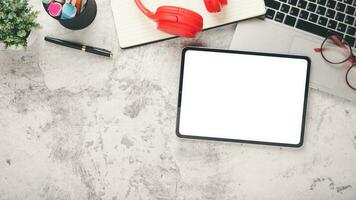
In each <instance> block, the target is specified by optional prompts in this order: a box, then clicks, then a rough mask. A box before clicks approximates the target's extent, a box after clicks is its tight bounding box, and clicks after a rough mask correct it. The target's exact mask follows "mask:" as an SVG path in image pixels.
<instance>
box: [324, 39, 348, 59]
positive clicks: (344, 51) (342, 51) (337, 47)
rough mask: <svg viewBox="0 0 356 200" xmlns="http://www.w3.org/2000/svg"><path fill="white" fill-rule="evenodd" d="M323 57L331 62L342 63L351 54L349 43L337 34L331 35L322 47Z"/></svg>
mask: <svg viewBox="0 0 356 200" xmlns="http://www.w3.org/2000/svg"><path fill="white" fill-rule="evenodd" d="M321 53H322V55H323V57H324V58H325V59H326V60H327V61H328V62H330V63H333V64H340V63H342V62H345V61H347V60H348V59H349V58H350V56H351V48H350V46H349V45H348V43H347V42H346V41H345V40H344V39H342V38H340V37H339V36H337V35H332V36H329V37H328V38H327V39H326V40H325V41H324V43H323V45H322V47H321Z"/></svg>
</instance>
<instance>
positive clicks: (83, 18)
mask: <svg viewBox="0 0 356 200" xmlns="http://www.w3.org/2000/svg"><path fill="white" fill-rule="evenodd" d="M44 6H45V9H46V11H47V6H46V5H44ZM96 13H97V6H96V2H95V0H87V3H86V5H85V7H84V9H83V11H82V12H80V13H79V14H78V15H77V16H75V17H74V18H72V19H67V20H62V19H60V18H58V17H57V18H55V19H57V20H58V21H59V23H60V24H62V26H64V27H66V28H68V29H71V30H80V29H83V28H86V27H87V26H89V25H90V24H91V23H92V22H93V21H94V19H95V17H96Z"/></svg>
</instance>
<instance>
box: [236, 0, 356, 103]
mask: <svg viewBox="0 0 356 200" xmlns="http://www.w3.org/2000/svg"><path fill="white" fill-rule="evenodd" d="M265 3H266V10H267V11H266V15H265V19H264V20H261V19H252V20H248V21H243V22H240V23H238V25H237V28H236V32H235V35H234V38H233V40H232V43H231V46H230V48H231V49H235V50H243V51H259V52H260V51H264V52H271V53H287V54H295V55H305V56H308V57H310V58H311V60H312V66H311V79H310V87H312V88H314V89H317V90H320V91H324V92H327V93H329V94H333V95H336V96H339V97H342V98H345V99H348V100H351V101H354V102H356V91H354V90H352V89H351V88H350V87H348V85H347V84H346V82H345V74H346V71H347V67H348V66H350V65H351V64H350V62H346V63H345V64H343V65H345V66H338V67H335V65H331V64H329V63H328V62H326V61H325V60H324V59H323V58H322V56H321V55H320V53H316V52H315V51H314V48H318V47H320V46H321V44H322V42H323V40H324V38H325V36H326V34H327V33H328V32H330V31H332V32H335V33H337V34H338V35H340V36H342V37H343V38H344V39H345V40H346V41H348V43H349V44H350V45H351V46H352V50H353V52H355V50H356V36H355V32H356V11H355V10H356V0H309V1H306V0H265Z"/></svg>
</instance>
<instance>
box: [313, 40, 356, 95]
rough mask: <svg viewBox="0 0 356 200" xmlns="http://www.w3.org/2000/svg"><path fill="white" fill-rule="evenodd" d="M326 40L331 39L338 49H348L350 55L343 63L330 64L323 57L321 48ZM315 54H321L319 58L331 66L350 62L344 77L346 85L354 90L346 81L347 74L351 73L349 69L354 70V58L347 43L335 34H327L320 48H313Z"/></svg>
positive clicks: (355, 59)
mask: <svg viewBox="0 0 356 200" xmlns="http://www.w3.org/2000/svg"><path fill="white" fill-rule="evenodd" d="M328 39H331V40H333V41H334V42H335V44H337V45H338V46H339V47H340V48H349V50H350V55H349V56H348V57H347V58H346V59H345V60H343V61H341V62H332V61H330V60H328V59H327V58H326V57H325V55H324V54H323V46H324V44H325V42H327V41H328ZM314 51H315V52H318V53H321V56H322V57H323V58H324V60H325V61H326V62H328V63H331V64H342V63H345V62H347V61H350V62H351V66H350V67H349V69H348V70H347V72H346V75H345V81H346V84H347V85H348V86H349V87H350V88H351V89H353V90H356V87H355V86H353V85H351V83H350V81H349V79H348V76H349V73H350V71H351V69H353V68H354V67H355V68H356V56H355V55H354V54H353V52H352V48H351V46H350V45H349V44H348V42H347V41H346V40H344V39H343V38H341V37H340V36H339V35H336V34H329V35H328V36H327V37H326V38H325V39H324V41H323V43H322V44H321V47H320V48H315V49H314Z"/></svg>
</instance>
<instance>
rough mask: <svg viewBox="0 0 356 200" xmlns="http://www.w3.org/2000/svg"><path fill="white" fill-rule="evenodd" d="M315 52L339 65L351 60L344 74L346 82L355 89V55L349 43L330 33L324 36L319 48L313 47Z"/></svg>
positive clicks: (329, 61)
mask: <svg viewBox="0 0 356 200" xmlns="http://www.w3.org/2000/svg"><path fill="white" fill-rule="evenodd" d="M314 51H315V52H318V53H321V56H322V57H323V58H324V59H325V60H326V61H327V62H328V63H331V64H335V65H339V64H343V63H346V62H348V61H349V62H351V66H350V67H349V68H348V69H347V71H346V75H345V81H346V84H347V85H348V86H349V87H350V88H352V89H353V90H355V91H356V57H355V55H354V54H353V52H352V49H351V46H350V45H349V43H348V42H347V41H346V40H345V39H343V38H341V37H340V36H338V35H335V34H330V35H329V36H327V37H326V38H325V40H324V41H323V43H322V44H321V47H320V48H315V49H314Z"/></svg>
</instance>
